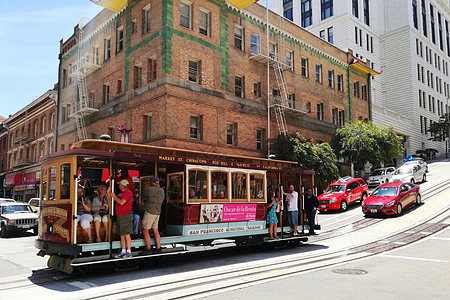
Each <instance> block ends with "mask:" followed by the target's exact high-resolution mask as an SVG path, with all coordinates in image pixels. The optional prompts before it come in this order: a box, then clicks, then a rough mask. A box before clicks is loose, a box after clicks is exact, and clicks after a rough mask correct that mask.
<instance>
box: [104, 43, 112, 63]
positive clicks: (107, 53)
mask: <svg viewBox="0 0 450 300" xmlns="http://www.w3.org/2000/svg"><path fill="white" fill-rule="evenodd" d="M104 57H105V59H104V60H108V59H110V58H111V39H110V38H106V39H105V53H104Z"/></svg>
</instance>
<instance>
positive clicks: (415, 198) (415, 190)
mask: <svg viewBox="0 0 450 300" xmlns="http://www.w3.org/2000/svg"><path fill="white" fill-rule="evenodd" d="M421 203H422V196H421V195H420V187H419V186H418V185H416V184H412V183H405V182H390V183H385V184H382V185H380V186H379V187H377V188H376V189H375V190H374V191H373V192H372V194H371V195H370V196H369V197H367V198H366V199H364V201H363V203H362V204H361V208H362V211H363V213H364V214H365V215H370V214H386V215H393V214H397V215H400V214H401V213H402V212H403V210H404V209H405V208H407V207H408V206H410V205H412V204H416V205H420V204H421Z"/></svg>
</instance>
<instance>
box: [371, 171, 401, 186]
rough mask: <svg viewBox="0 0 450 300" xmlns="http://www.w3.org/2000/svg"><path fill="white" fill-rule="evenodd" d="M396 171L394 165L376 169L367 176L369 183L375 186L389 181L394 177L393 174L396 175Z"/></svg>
mask: <svg viewBox="0 0 450 300" xmlns="http://www.w3.org/2000/svg"><path fill="white" fill-rule="evenodd" d="M394 172H395V168H394V167H388V168H380V169H375V170H373V171H372V173H370V175H369V177H368V178H367V184H368V185H369V186H374V185H380V184H383V183H386V182H389V181H390V180H391V178H392V175H394Z"/></svg>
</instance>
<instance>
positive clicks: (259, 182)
mask: <svg viewBox="0 0 450 300" xmlns="http://www.w3.org/2000/svg"><path fill="white" fill-rule="evenodd" d="M264 192H265V188H264V174H250V199H256V200H261V201H263V200H264V198H265V197H264Z"/></svg>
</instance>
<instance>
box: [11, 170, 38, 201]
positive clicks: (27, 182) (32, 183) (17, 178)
mask: <svg viewBox="0 0 450 300" xmlns="http://www.w3.org/2000/svg"><path fill="white" fill-rule="evenodd" d="M40 180H41V173H40V171H37V172H30V173H27V174H22V173H16V174H9V175H7V176H6V178H5V191H6V195H9V197H12V198H13V199H14V200H16V201H19V202H28V201H29V200H30V199H31V198H38V197H39V182H40Z"/></svg>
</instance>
